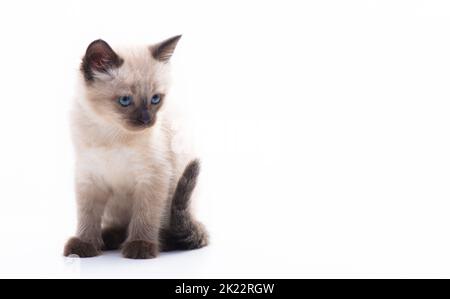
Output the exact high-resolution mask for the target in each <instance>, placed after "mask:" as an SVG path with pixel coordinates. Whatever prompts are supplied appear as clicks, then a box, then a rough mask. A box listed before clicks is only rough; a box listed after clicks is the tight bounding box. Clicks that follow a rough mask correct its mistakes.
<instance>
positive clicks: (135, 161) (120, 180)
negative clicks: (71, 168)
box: [78, 147, 147, 187]
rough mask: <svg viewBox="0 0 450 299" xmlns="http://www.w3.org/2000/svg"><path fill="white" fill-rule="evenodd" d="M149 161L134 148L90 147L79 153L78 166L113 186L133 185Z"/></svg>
mask: <svg viewBox="0 0 450 299" xmlns="http://www.w3.org/2000/svg"><path fill="white" fill-rule="evenodd" d="M146 164H147V161H145V159H144V157H143V155H142V154H140V153H139V152H138V151H136V150H134V149H132V148H126V147H117V148H102V147H97V148H88V149H85V150H83V151H82V153H81V154H80V155H79V161H78V167H79V168H80V170H81V171H82V172H83V173H85V174H88V175H92V176H93V177H96V178H99V179H101V180H102V181H103V182H105V183H107V184H108V185H110V186H112V187H116V186H118V187H123V186H127V185H133V184H134V183H135V181H136V178H137V177H138V176H139V175H140V173H142V172H143V171H144V170H143V169H144V168H145V165H146Z"/></svg>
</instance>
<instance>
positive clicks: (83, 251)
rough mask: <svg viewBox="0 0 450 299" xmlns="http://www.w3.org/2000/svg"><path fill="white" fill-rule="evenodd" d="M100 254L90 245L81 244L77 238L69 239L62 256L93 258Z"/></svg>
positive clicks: (86, 243)
mask: <svg viewBox="0 0 450 299" xmlns="http://www.w3.org/2000/svg"><path fill="white" fill-rule="evenodd" d="M100 254H101V252H100V251H99V250H98V249H97V248H96V247H95V246H94V245H93V244H91V243H88V242H83V241H81V240H80V239H79V238H72V239H70V240H69V241H68V242H67V244H66V246H65V247H64V256H70V255H77V256H79V257H81V258H85V257H94V256H98V255H100Z"/></svg>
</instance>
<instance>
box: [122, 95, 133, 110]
mask: <svg viewBox="0 0 450 299" xmlns="http://www.w3.org/2000/svg"><path fill="white" fill-rule="evenodd" d="M132 101H133V98H132V97H131V96H123V97H120V98H119V104H120V105H121V106H122V107H128V106H130V105H131V102H132Z"/></svg>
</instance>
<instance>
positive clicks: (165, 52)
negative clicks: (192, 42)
mask: <svg viewBox="0 0 450 299" xmlns="http://www.w3.org/2000/svg"><path fill="white" fill-rule="evenodd" d="M180 38H181V35H177V36H174V37H171V38H169V39H167V40H165V41H163V42H160V43H159V44H156V45H153V46H151V47H150V51H151V52H152V56H153V58H155V59H156V60H159V61H161V62H168V61H169V60H170V58H171V57H172V54H173V52H174V51H175V47H176V46H177V43H178V41H179V40H180Z"/></svg>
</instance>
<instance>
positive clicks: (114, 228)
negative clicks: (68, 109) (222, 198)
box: [64, 36, 208, 259]
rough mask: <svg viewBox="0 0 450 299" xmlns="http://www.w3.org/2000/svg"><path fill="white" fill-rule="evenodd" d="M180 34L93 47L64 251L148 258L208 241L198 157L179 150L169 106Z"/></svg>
mask: <svg viewBox="0 0 450 299" xmlns="http://www.w3.org/2000/svg"><path fill="white" fill-rule="evenodd" d="M180 37H181V36H176V37H173V38H170V39H168V40H166V41H163V42H161V43H159V44H156V45H152V46H147V47H142V48H135V49H127V50H124V51H120V50H117V51H116V50H113V49H112V48H111V47H110V46H109V45H108V44H107V43H106V42H104V41H103V40H96V41H94V42H92V43H91V44H90V45H89V47H88V48H87V50H86V54H85V56H84V58H83V60H82V63H81V73H80V92H79V94H78V96H77V98H76V101H75V107H74V110H73V124H72V128H73V140H74V145H75V152H76V160H77V164H76V197H77V203H78V229H77V234H76V237H74V238H72V239H70V240H69V241H68V242H67V244H66V246H65V249H64V255H65V256H69V255H78V256H80V257H93V256H97V255H99V254H100V253H101V250H115V249H119V248H121V250H122V253H123V256H124V257H126V258H132V259H149V258H154V257H156V256H157V255H158V253H159V251H160V250H163V251H168V250H189V249H196V248H201V247H203V246H206V245H207V243H208V237H207V233H206V231H205V230H204V228H203V226H202V225H201V224H200V223H199V222H197V221H196V220H194V218H193V216H192V215H191V212H190V209H189V204H190V198H191V194H192V192H193V190H194V188H195V185H196V181H197V177H198V174H199V162H198V160H195V159H194V160H189V159H188V158H187V157H185V155H181V154H175V153H174V152H173V151H172V149H171V144H172V138H173V136H174V134H175V133H174V132H173V131H172V127H173V126H171V124H170V112H169V110H170V109H166V108H167V107H166V106H168V105H167V104H166V105H165V102H166V101H169V99H168V97H167V94H168V92H169V60H170V58H171V56H172V54H173V52H174V49H175V47H176V45H177V42H178V41H179V39H180Z"/></svg>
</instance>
